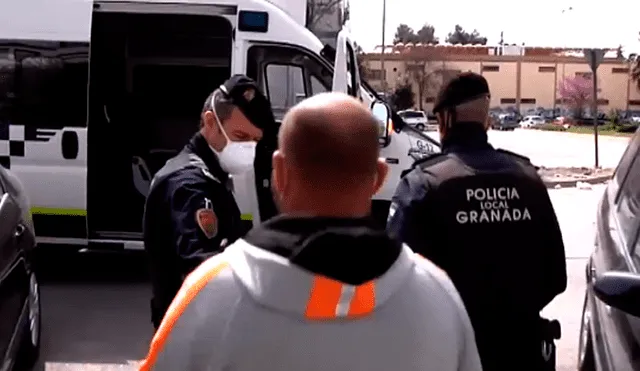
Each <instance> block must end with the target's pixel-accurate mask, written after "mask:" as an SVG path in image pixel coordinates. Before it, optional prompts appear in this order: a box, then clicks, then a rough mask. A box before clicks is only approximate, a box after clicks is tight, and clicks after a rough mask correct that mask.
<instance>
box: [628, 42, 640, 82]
mask: <svg viewBox="0 0 640 371" xmlns="http://www.w3.org/2000/svg"><path fill="white" fill-rule="evenodd" d="M638 35H640V32H638ZM629 62H630V64H631V78H632V79H633V81H635V82H636V86H637V87H638V90H640V55H638V54H630V55H629Z"/></svg>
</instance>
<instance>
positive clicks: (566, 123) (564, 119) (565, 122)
mask: <svg viewBox="0 0 640 371" xmlns="http://www.w3.org/2000/svg"><path fill="white" fill-rule="evenodd" d="M553 124H554V125H560V126H562V127H563V128H565V129H569V128H570V127H572V126H573V125H575V120H574V119H573V117H569V116H558V117H556V119H555V120H553Z"/></svg>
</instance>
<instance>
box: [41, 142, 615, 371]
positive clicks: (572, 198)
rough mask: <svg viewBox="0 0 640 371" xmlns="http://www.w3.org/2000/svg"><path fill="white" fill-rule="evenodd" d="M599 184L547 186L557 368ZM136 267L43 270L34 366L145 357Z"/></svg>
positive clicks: (131, 260)
mask: <svg viewBox="0 0 640 371" xmlns="http://www.w3.org/2000/svg"><path fill="white" fill-rule="evenodd" d="M508 134H512V133H505V135H508ZM602 189H603V186H596V187H595V188H594V189H592V190H579V189H575V188H568V189H559V190H551V191H550V192H551V195H552V199H553V203H554V205H555V207H556V209H557V213H558V217H559V219H560V223H561V225H562V228H563V232H564V238H565V244H566V252H567V258H568V259H567V265H568V271H569V272H568V273H569V288H568V289H567V292H566V293H565V294H563V295H562V296H560V297H558V298H557V299H556V300H555V301H554V302H553V303H551V305H550V306H549V307H548V308H547V309H546V310H545V313H546V314H547V315H548V317H550V318H558V319H560V320H561V322H562V325H563V338H562V340H561V341H560V343H559V350H558V354H559V360H558V362H559V367H558V371H569V370H575V367H574V365H575V362H576V361H575V360H576V356H577V339H578V330H579V325H580V310H581V304H582V298H583V294H584V265H585V261H586V260H585V258H586V257H587V256H588V255H589V253H590V250H591V248H592V245H593V223H594V220H595V219H594V218H595V207H596V204H597V202H598V200H599V197H600V195H601V193H602ZM576 210H580V212H579V213H576ZM56 261H60V259H56ZM138 266H144V261H143V260H142V259H141V257H140V256H128V257H125V258H121V257H120V258H118V257H113V256H105V255H93V256H84V257H81V258H79V259H75V260H74V261H72V262H71V263H69V264H68V265H66V266H62V267H58V268H56V272H53V273H55V274H51V272H50V273H49V274H48V276H47V277H46V278H47V280H46V282H45V284H44V285H43V292H42V295H43V304H44V308H43V310H44V323H43V328H44V333H43V343H42V356H41V363H40V365H39V366H38V368H37V370H38V371H39V370H48V371H76V370H77V371H80V370H82V371H115V370H123V371H125V370H126V371H128V370H135V365H134V362H135V360H138V359H140V358H141V357H143V356H144V354H145V352H146V349H147V345H148V342H149V339H150V337H151V325H150V324H149V322H148V308H149V302H148V298H149V287H148V285H147V284H146V283H145V280H144V277H142V276H141V275H140V274H136V273H135V271H136V270H135V269H134V268H135V267H138ZM78 267H83V268H82V269H80V271H78Z"/></svg>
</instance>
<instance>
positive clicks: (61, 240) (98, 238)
mask: <svg viewBox="0 0 640 371" xmlns="http://www.w3.org/2000/svg"><path fill="white" fill-rule="evenodd" d="M237 73H240V74H246V75H248V76H250V77H252V78H253V79H255V80H256V81H258V83H259V84H260V86H262V87H263V89H264V92H265V94H266V95H267V96H268V97H269V99H270V101H271V102H272V105H273V109H274V113H275V114H276V117H277V118H278V119H281V118H282V116H283V115H284V113H285V112H286V110H287V109H288V108H289V107H291V106H292V105H293V104H295V103H296V100H299V99H300V98H304V97H308V96H311V95H313V94H317V93H320V92H325V91H332V90H333V91H342V92H347V93H349V94H352V95H354V96H359V97H360V98H361V99H362V101H363V103H364V104H367V105H369V106H371V107H373V108H376V109H378V110H379V111H380V112H382V113H383V114H388V112H387V111H386V108H385V107H386V106H381V104H382V103H380V102H379V101H378V100H377V97H376V93H375V92H374V91H373V90H371V89H370V88H369V87H368V86H367V85H366V83H361V81H360V75H359V72H358V70H357V63H356V54H355V48H354V45H353V43H352V41H351V40H350V37H349V34H348V31H347V30H346V29H345V30H343V31H342V32H340V34H339V36H338V40H337V44H336V48H335V49H333V48H331V47H324V46H323V45H322V43H321V42H320V41H319V40H318V38H317V37H316V36H314V35H313V34H312V33H311V32H310V31H309V30H308V29H306V28H305V27H304V26H303V23H301V22H299V21H296V20H295V19H294V18H293V17H292V16H291V15H290V14H288V13H287V12H286V11H285V10H283V9H281V8H280V7H278V6H277V5H276V4H274V3H272V2H269V1H265V0H165V1H162V0H133V1H112V0H96V1H89V0H57V1H49V0H6V1H3V2H2V3H0V164H2V165H3V166H4V167H6V168H9V169H11V171H12V172H13V173H15V174H16V175H17V176H18V178H19V179H20V180H21V181H22V183H23V184H24V187H25V189H26V191H27V194H28V196H29V198H30V201H31V204H32V205H33V208H32V215H33V220H34V223H35V227H36V231H37V234H38V241H39V242H40V243H52V244H64V245H76V246H78V247H79V248H80V247H83V246H88V245H91V246H92V247H98V248H101V247H105V248H117V249H119V248H125V249H140V248H142V242H141V240H142V214H143V209H144V201H145V197H146V194H147V192H148V189H149V185H150V182H151V179H152V177H153V174H154V173H155V172H156V171H157V170H159V169H160V168H161V167H162V166H163V165H164V163H165V162H166V161H167V159H169V158H171V157H172V156H174V155H175V154H176V153H177V152H178V151H179V150H180V149H181V148H182V147H183V145H184V144H185V143H187V141H188V140H189V138H190V137H191V136H192V135H193V134H194V133H195V132H196V131H197V130H198V123H199V116H200V111H201V109H202V104H203V102H204V99H205V97H206V96H207V95H208V94H209V93H210V92H211V91H213V90H214V89H215V88H217V87H218V86H219V85H220V84H221V83H222V82H223V81H224V80H226V79H227V78H228V77H230V76H231V75H232V74H237ZM393 116H394V118H395V119H396V120H395V124H396V128H395V130H394V129H393V128H391V127H389V126H388V125H386V124H383V126H384V128H383V130H382V131H381V138H380V139H381V145H382V155H383V156H384V157H385V158H386V159H387V162H388V163H389V165H390V167H391V172H390V175H389V177H388V179H387V182H386V183H385V185H384V187H383V189H382V191H381V192H380V193H379V194H378V195H377V196H376V197H377V200H376V202H375V205H376V206H375V207H374V210H377V213H379V214H380V216H379V217H380V219H381V220H383V219H385V218H386V210H388V205H389V200H390V198H391V196H392V194H393V192H394V190H395V187H396V185H397V183H398V181H399V179H400V173H401V172H402V170H404V169H407V168H408V167H410V166H411V164H412V161H413V158H412V157H411V156H409V152H410V149H411V141H412V140H413V139H411V138H410V137H409V136H408V135H407V134H406V133H405V132H403V131H401V130H400V129H399V128H398V126H401V125H402V122H401V120H399V119H398V118H397V115H395V114H393ZM384 122H385V123H386V122H387V120H384ZM89 128H90V130H89ZM275 133H277V129H276V130H274V131H273V132H272V134H271V139H270V140H265V142H269V143H271V144H269V143H267V144H265V145H264V146H263V147H262V148H263V149H262V150H258V153H257V158H256V169H255V172H254V173H253V174H247V175H246V176H242V177H237V178H235V179H234V180H233V184H234V190H235V194H236V198H237V201H238V204H239V206H240V210H241V211H242V214H243V219H244V220H247V221H248V222H249V223H253V224H254V225H255V224H256V223H259V222H260V220H264V219H266V218H268V217H270V216H272V215H273V214H274V212H275V211H274V205H273V200H272V196H271V191H270V185H269V179H270V175H269V174H270V171H271V168H270V161H271V153H272V152H273V150H275V147H274V146H275V144H274V143H276V140H275ZM267 139H268V138H267ZM430 142H433V141H430ZM430 145H431V144H430ZM435 145H436V144H433V147H432V150H434V151H435V150H437V149H435Z"/></svg>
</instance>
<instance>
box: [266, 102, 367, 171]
mask: <svg viewBox="0 0 640 371" xmlns="http://www.w3.org/2000/svg"><path fill="white" fill-rule="evenodd" d="M278 140H279V146H280V150H281V151H282V152H283V153H284V155H285V157H286V158H287V160H288V161H289V162H290V164H291V165H292V166H295V167H296V168H297V169H299V171H300V172H302V173H304V175H305V176H308V177H309V178H310V179H314V180H316V181H321V182H323V180H326V181H327V182H332V181H334V180H341V179H345V178H351V179H354V180H357V178H358V177H362V176H370V175H371V174H374V173H375V169H376V162H377V159H378V153H379V147H378V130H377V122H376V119H375V118H374V117H373V116H372V115H371V112H370V111H369V110H368V109H367V108H366V107H365V106H364V105H362V103H361V102H359V101H357V100H355V99H353V98H352V97H350V96H348V95H346V94H339V93H324V94H318V95H315V96H313V97H311V98H309V99H307V100H305V101H303V102H301V103H300V104H298V105H297V106H295V107H293V108H292V109H291V110H290V111H289V113H287V115H286V116H285V117H284V120H283V123H282V127H281V128H280V136H279V138H278Z"/></svg>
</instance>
